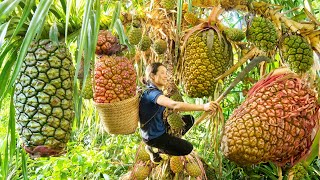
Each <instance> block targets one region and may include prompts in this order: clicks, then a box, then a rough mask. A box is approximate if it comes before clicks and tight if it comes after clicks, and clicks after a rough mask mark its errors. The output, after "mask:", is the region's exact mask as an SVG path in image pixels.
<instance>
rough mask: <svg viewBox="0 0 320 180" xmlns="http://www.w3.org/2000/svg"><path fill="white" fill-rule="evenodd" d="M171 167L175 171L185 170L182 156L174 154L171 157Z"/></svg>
mask: <svg viewBox="0 0 320 180" xmlns="http://www.w3.org/2000/svg"><path fill="white" fill-rule="evenodd" d="M170 169H171V171H173V172H174V173H179V172H181V171H183V161H182V159H181V157H180V156H172V157H171V158H170Z"/></svg>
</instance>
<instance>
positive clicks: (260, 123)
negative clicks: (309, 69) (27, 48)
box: [222, 73, 318, 166]
mask: <svg viewBox="0 0 320 180" xmlns="http://www.w3.org/2000/svg"><path fill="white" fill-rule="evenodd" d="M317 111H318V104H317V94H316V92H315V91H314V90H313V89H310V88H309V86H308V84H307V83H305V82H304V81H302V80H301V79H300V78H298V77H297V76H296V75H294V74H293V73H290V74H287V75H284V74H278V75H271V76H269V77H267V78H265V79H262V80H260V81H259V82H258V83H257V84H256V85H255V86H254V87H252V89H250V91H249V93H248V97H247V98H246V100H245V101H244V102H243V103H242V104H241V105H240V106H239V107H238V108H237V109H236V110H235V111H234V112H233V115H232V116H231V117H230V119H229V120H228V121H227V122H226V125H225V129H224V133H223V137H222V151H223V153H224V155H225V156H226V157H227V158H228V159H230V160H232V161H234V162H236V163H238V164H240V165H251V164H258V163H260V162H267V161H271V162H274V163H276V164H278V165H280V166H283V165H285V164H286V163H291V164H294V163H296V162H297V161H298V160H299V159H300V158H301V157H303V156H304V155H305V154H306V153H307V152H308V150H309V148H310V146H311V144H312V141H313V139H312V138H313V137H312V135H311V133H312V130H313V128H315V125H316V113H317Z"/></svg>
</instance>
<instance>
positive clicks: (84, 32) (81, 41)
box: [73, 0, 93, 127]
mask: <svg viewBox="0 0 320 180" xmlns="http://www.w3.org/2000/svg"><path fill="white" fill-rule="evenodd" d="M92 6H93V0H88V1H86V5H85V11H84V17H83V20H82V28H81V32H80V37H79V39H78V43H77V44H78V48H77V53H76V63H77V65H76V72H75V76H74V79H73V85H74V90H73V92H74V106H75V115H76V124H77V127H80V119H81V114H80V112H81V106H80V105H81V99H80V98H79V96H78V95H77V94H78V87H77V77H78V74H79V68H80V61H81V57H82V53H83V48H84V46H85V42H86V40H87V39H86V38H87V36H88V33H87V31H88V26H89V23H90V21H89V20H90V12H91V8H92Z"/></svg>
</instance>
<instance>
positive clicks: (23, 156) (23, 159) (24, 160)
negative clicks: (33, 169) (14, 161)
mask: <svg viewBox="0 0 320 180" xmlns="http://www.w3.org/2000/svg"><path fill="white" fill-rule="evenodd" d="M20 150H21V151H20V152H21V163H22V166H21V167H22V175H23V179H24V180H27V179H29V178H28V171H27V157H26V153H25V152H24V151H23V150H22V149H20Z"/></svg>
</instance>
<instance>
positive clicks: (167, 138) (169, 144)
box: [145, 115, 194, 156]
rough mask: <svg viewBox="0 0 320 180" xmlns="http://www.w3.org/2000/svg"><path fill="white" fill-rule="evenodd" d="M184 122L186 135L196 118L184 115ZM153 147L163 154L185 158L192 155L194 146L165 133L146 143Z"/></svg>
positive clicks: (183, 132)
mask: <svg viewBox="0 0 320 180" xmlns="http://www.w3.org/2000/svg"><path fill="white" fill-rule="evenodd" d="M182 120H183V121H184V122H185V127H184V129H183V131H182V135H184V134H185V133H186V132H187V131H188V130H189V129H190V128H191V127H192V125H193V124H194V118H193V117H192V116H191V115H184V116H183V117H182ZM145 143H146V144H147V145H149V146H151V147H156V148H158V149H159V151H160V152H161V153H165V154H168V155H173V156H185V155H188V154H190V153H191V151H192V149H193V146H192V144H191V143H190V142H188V141H186V140H184V139H181V138H178V137H175V136H172V135H169V134H168V133H164V134H162V135H161V136H159V137H157V138H155V139H151V140H149V141H145Z"/></svg>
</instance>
